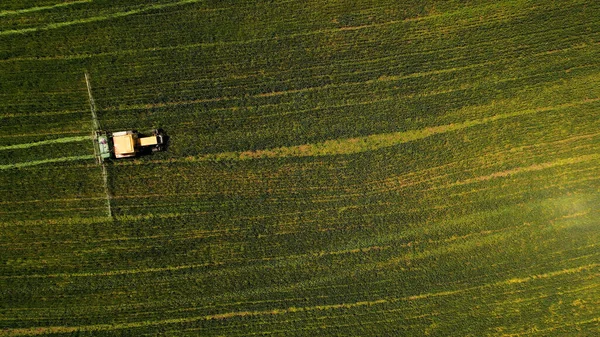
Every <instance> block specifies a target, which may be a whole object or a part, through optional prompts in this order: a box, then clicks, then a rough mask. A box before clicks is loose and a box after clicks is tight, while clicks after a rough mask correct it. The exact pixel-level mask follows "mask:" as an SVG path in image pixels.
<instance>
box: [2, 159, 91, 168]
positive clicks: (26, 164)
mask: <svg viewBox="0 0 600 337" xmlns="http://www.w3.org/2000/svg"><path fill="white" fill-rule="evenodd" d="M88 159H94V155H85V156H74V157H62V158H52V159H44V160H35V161H28V162H24V163H16V164H9V165H0V170H8V169H14V168H21V167H27V166H35V165H44V164H51V163H61V162H66V161H76V160H88Z"/></svg>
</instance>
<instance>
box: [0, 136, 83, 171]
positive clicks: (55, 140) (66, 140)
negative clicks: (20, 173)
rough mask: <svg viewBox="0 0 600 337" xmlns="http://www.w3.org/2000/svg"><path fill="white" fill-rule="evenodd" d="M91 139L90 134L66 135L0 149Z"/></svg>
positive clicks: (0, 148) (0, 149) (0, 147)
mask: <svg viewBox="0 0 600 337" xmlns="http://www.w3.org/2000/svg"><path fill="white" fill-rule="evenodd" d="M90 139H91V137H90V136H77V137H65V138H58V139H50V140H42V141H39V142H32V143H25V144H15V145H6V146H0V151H3V150H17V149H28V148H30V147H34V146H42V145H49V144H62V143H73V142H83V141H89V140H90ZM0 167H1V166H0Z"/></svg>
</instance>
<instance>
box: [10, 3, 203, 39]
mask: <svg viewBox="0 0 600 337" xmlns="http://www.w3.org/2000/svg"><path fill="white" fill-rule="evenodd" d="M201 1H202V0H180V1H178V2H174V3H161V4H156V5H151V6H147V7H143V8H138V9H132V10H129V11H125V12H117V13H110V14H106V15H100V16H92V17H88V18H82V19H78V20H73V21H65V22H57V23H51V24H48V25H45V26H41V27H32V28H22V29H14V30H3V31H0V36H2V35H14V34H25V33H32V32H38V31H44V30H50V29H58V28H63V27H69V26H73V25H81V24H86V23H93V22H98V21H105V20H111V19H118V18H123V17H127V16H131V15H135V14H140V13H144V12H147V11H151V10H156V9H164V8H169V7H175V6H181V5H185V4H190V3H197V2H201Z"/></svg>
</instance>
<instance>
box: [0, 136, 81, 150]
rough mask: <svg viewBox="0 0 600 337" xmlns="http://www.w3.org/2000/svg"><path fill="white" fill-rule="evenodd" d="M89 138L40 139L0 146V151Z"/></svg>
mask: <svg viewBox="0 0 600 337" xmlns="http://www.w3.org/2000/svg"><path fill="white" fill-rule="evenodd" d="M90 139H91V137H90V136H76V137H65V138H58V139H50V140H42V141H39V142H33V143H25V144H15V145H7V146H0V151H2V150H17V149H27V148H30V147H34V146H41V145H48V144H59V143H71V142H82V141H86V140H90Z"/></svg>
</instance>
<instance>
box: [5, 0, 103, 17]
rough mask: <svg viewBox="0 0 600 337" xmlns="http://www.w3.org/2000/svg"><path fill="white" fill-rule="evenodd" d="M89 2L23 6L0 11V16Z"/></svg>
mask: <svg viewBox="0 0 600 337" xmlns="http://www.w3.org/2000/svg"><path fill="white" fill-rule="evenodd" d="M89 2H92V0H77V1H72V2H64V3H58V4H56V5H51V6H39V7H31V8H24V9H16V10H5V11H0V17H2V16H8V15H20V14H25V13H31V12H39V11H45V10H49V9H54V8H59V7H67V6H72V5H78V4H82V3H89Z"/></svg>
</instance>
